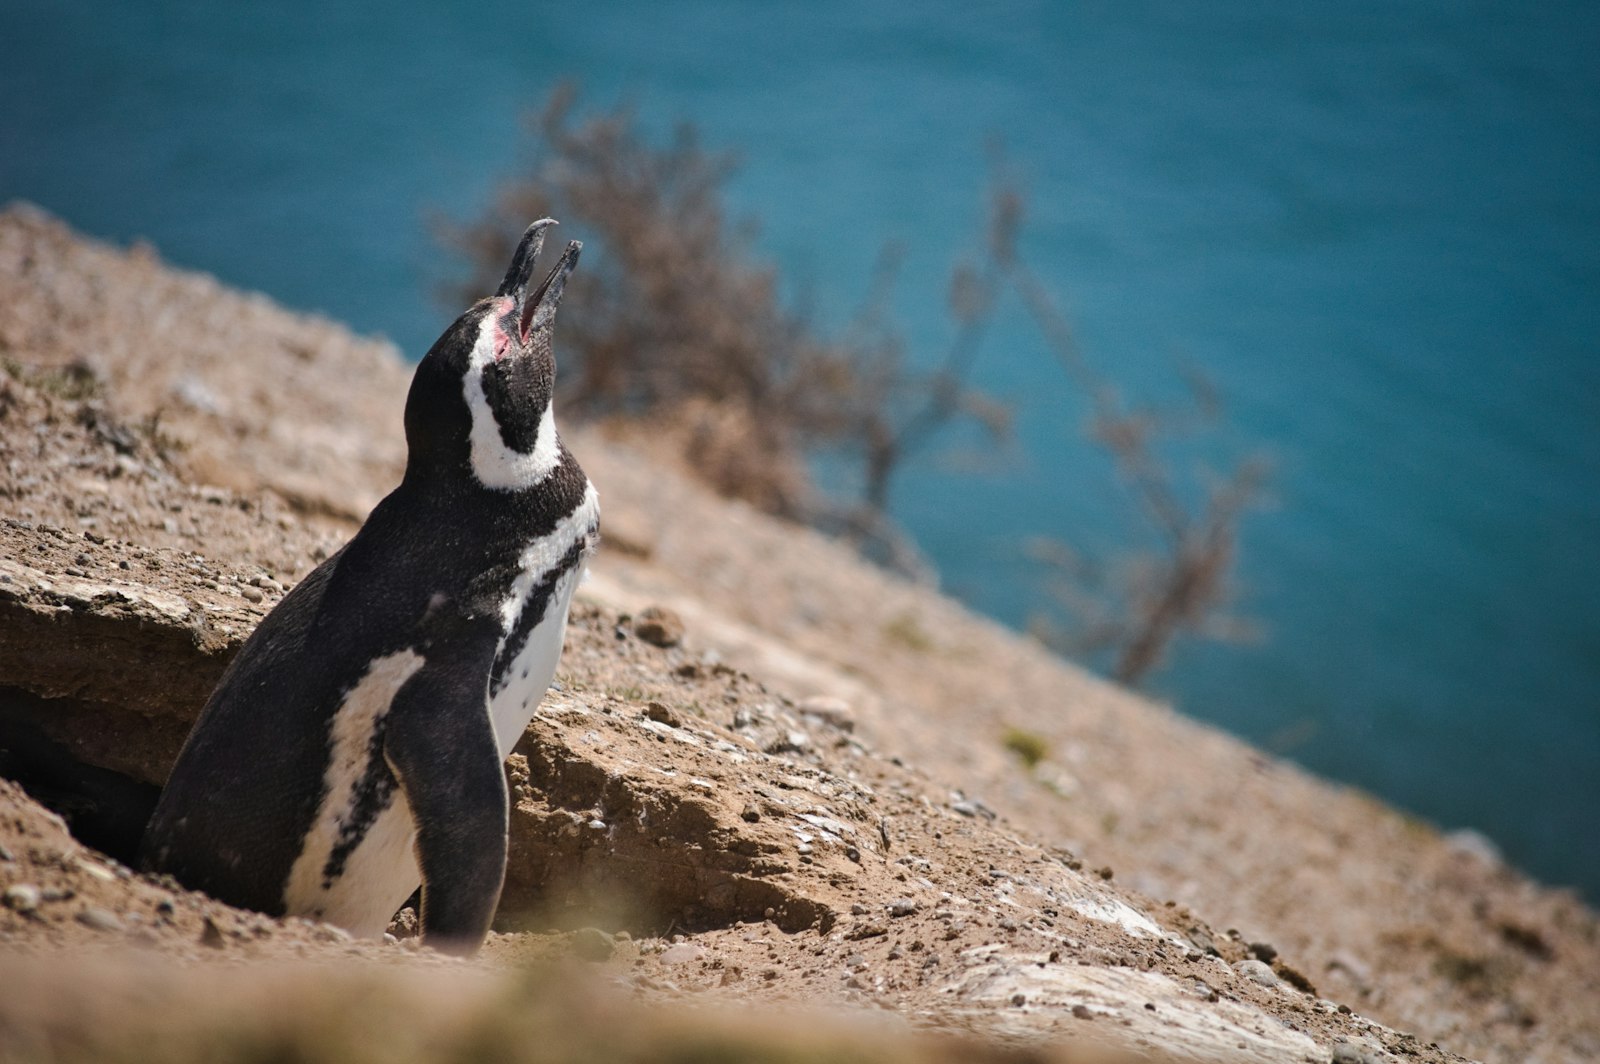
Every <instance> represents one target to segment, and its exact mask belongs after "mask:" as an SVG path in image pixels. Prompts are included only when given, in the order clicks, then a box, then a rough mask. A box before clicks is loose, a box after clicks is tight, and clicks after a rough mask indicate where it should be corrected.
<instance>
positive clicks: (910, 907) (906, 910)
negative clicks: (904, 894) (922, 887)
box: [888, 898, 917, 917]
mask: <svg viewBox="0 0 1600 1064" xmlns="http://www.w3.org/2000/svg"><path fill="white" fill-rule="evenodd" d="M888 909H889V915H890V916H894V917H901V916H910V915H911V914H912V913H914V912H916V911H917V903H916V901H915V900H914V899H912V898H896V899H895V900H894V901H892V902H890V903H889V905H888Z"/></svg>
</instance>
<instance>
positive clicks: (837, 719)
mask: <svg viewBox="0 0 1600 1064" xmlns="http://www.w3.org/2000/svg"><path fill="white" fill-rule="evenodd" d="M798 708H799V710H800V712H801V713H804V714H805V715H806V716H808V717H816V718H817V719H818V720H820V721H823V722H824V723H827V724H831V725H832V726H833V727H835V728H838V729H839V730H840V731H846V732H848V731H855V728H856V717H855V711H854V710H852V709H851V708H850V703H848V702H846V701H845V700H844V699H842V698H832V697H829V696H828V695H812V696H811V697H810V698H807V699H804V700H802V701H801V703H800V705H799V707H798Z"/></svg>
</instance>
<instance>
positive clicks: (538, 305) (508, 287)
mask: <svg viewBox="0 0 1600 1064" xmlns="http://www.w3.org/2000/svg"><path fill="white" fill-rule="evenodd" d="M556 224H557V223H556V220H555V219H554V218H541V219H539V220H538V221H537V222H534V223H533V224H532V225H530V226H528V228H527V230H526V231H525V232H524V233H523V234H522V239H521V240H520V241H518V242H517V250H516V252H515V253H514V254H513V255H512V256H511V265H510V266H509V267H508V268H507V269H506V276H505V280H503V281H501V282H500V290H499V291H498V292H496V293H495V295H497V296H510V297H511V298H512V299H514V300H516V309H517V322H518V326H519V328H520V330H521V332H522V339H523V342H527V340H528V337H530V336H532V335H533V332H534V330H535V329H539V328H543V327H546V326H548V325H549V324H550V323H551V322H552V321H554V320H555V316H556V307H558V306H559V305H560V304H561V292H562V290H563V289H564V288H566V285H567V276H568V275H569V274H571V273H572V270H573V268H574V267H575V266H577V265H578V253H579V252H580V251H582V250H583V244H581V243H580V242H578V241H576V240H574V241H572V242H571V243H569V244H568V245H567V250H566V251H564V252H562V253H561V259H560V261H559V262H557V263H556V265H555V269H553V270H551V271H550V275H549V276H548V277H546V278H545V279H544V282H543V283H542V284H540V285H539V287H538V288H536V289H534V290H533V292H532V294H529V292H528V282H529V281H531V280H532V279H533V264H534V260H535V259H537V258H538V257H539V251H540V249H542V248H543V247H544V234H545V230H546V229H549V228H550V227H551V226H552V225H556Z"/></svg>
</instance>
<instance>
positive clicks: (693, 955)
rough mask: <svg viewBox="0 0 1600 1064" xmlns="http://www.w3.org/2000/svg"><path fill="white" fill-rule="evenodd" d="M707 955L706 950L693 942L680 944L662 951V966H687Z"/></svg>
mask: <svg viewBox="0 0 1600 1064" xmlns="http://www.w3.org/2000/svg"><path fill="white" fill-rule="evenodd" d="M704 955H705V950H703V949H701V948H700V947H699V946H696V945H695V944H694V943H693V942H679V943H677V944H676V945H673V946H668V947H667V948H666V949H664V950H662V951H661V963H662V964H687V963H689V962H690V961H697V960H699V959H700V958H701V957H702V956H704Z"/></svg>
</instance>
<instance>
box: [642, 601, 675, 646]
mask: <svg viewBox="0 0 1600 1064" xmlns="http://www.w3.org/2000/svg"><path fill="white" fill-rule="evenodd" d="M633 634H634V635H636V636H638V637H639V638H640V639H642V640H644V641H645V642H646V643H649V644H650V645H652V646H658V647H675V646H677V645H678V644H679V643H681V642H683V618H681V617H679V616H678V615H677V613H675V612H673V611H672V610H669V609H666V608H665V607H662V606H646V607H645V608H644V609H642V610H640V611H639V615H638V616H637V617H635V618H634V619H633Z"/></svg>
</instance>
